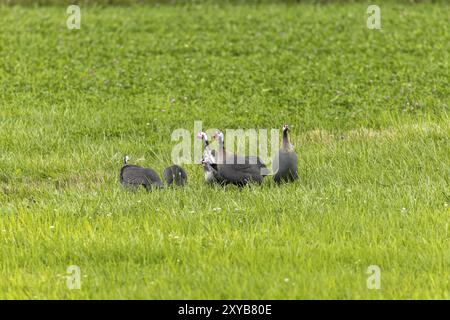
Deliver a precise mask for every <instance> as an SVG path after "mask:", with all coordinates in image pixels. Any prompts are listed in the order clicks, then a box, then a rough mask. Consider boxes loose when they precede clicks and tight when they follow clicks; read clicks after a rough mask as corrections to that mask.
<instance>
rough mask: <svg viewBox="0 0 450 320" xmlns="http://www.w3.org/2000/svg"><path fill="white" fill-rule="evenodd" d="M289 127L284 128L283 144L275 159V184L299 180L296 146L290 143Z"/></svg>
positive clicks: (273, 166)
mask: <svg viewBox="0 0 450 320" xmlns="http://www.w3.org/2000/svg"><path fill="white" fill-rule="evenodd" d="M288 132H289V126H288V125H287V124H285V125H284V126H283V143H282V145H281V149H280V150H279V151H278V152H277V154H276V155H275V157H274V159H273V165H272V168H273V174H274V177H273V178H274V180H275V182H277V183H278V182H282V181H284V182H289V181H294V180H296V179H298V168H297V166H298V157H297V154H296V153H295V151H294V146H293V145H292V144H291V143H290V142H289V137H288Z"/></svg>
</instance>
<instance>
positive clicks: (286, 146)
mask: <svg viewBox="0 0 450 320" xmlns="http://www.w3.org/2000/svg"><path fill="white" fill-rule="evenodd" d="M290 146H291V144H290V143H289V137H288V132H287V130H284V131H283V149H284V150H289V149H290Z"/></svg>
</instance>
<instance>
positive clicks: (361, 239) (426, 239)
mask: <svg viewBox="0 0 450 320" xmlns="http://www.w3.org/2000/svg"><path fill="white" fill-rule="evenodd" d="M381 8H382V19H383V20H382V21H383V22H382V30H381V31H371V30H368V29H367V28H366V22H365V17H366V14H365V9H366V6H365V5H362V4H347V5H341V6H338V5H332V4H330V5H324V6H312V5H298V6H285V5H273V4H270V5H261V6H245V5H243V6H222V7H220V8H219V7H216V6H212V5H205V6H187V7H177V6H162V7H159V8H154V7H150V6H149V7H147V6H142V7H107V8H106V7H105V8H101V7H85V8H84V7H83V8H82V27H81V30H77V31H70V30H67V29H66V27H65V19H66V17H67V15H66V13H65V8H63V7H43V8H30V7H1V8H0V9H1V16H2V19H1V22H0V24H1V30H2V32H1V33H0V43H2V46H1V47H0V54H1V56H0V82H1V87H2V91H0V119H1V122H0V149H1V153H0V159H1V161H0V189H1V192H0V210H1V219H0V243H1V249H2V250H1V251H0V255H1V256H0V261H1V262H0V277H1V281H0V297H1V298H8V299H13V298H30V299H33V298H37V299H43V298H70V299H81V298H120V299H124V298H225V299H230V298H287V299H294V298H367V299H371V298H385V299H386V298H440V299H448V298H450V296H449V292H450V291H449V290H450V284H449V279H450V278H449V277H450V268H449V267H450V253H449V252H450V250H449V249H450V242H449V230H448V229H449V218H448V217H449V208H448V206H449V202H450V194H449V176H450V172H449V164H450V157H449V152H448V150H449V146H450V143H449V136H450V124H449V119H448V114H447V113H448V103H449V99H448V97H449V88H448V75H449V73H448V72H449V69H448V61H449V59H448V52H449V43H450V41H448V40H449V32H448V31H449V30H448V19H447V20H446V19H445V18H446V17H447V18H448V15H447V14H446V12H448V6H446V5H414V6H413V5H393V4H391V3H386V4H385V5H383V4H382V5H381ZM446 10H447V11H446ZM195 120H201V121H203V125H204V127H205V128H209V127H217V128H221V129H225V128H244V129H246V128H257V129H258V128H281V125H282V124H283V123H285V122H288V123H289V124H291V126H292V142H293V143H294V144H295V145H296V150H297V152H298V154H299V160H300V161H299V168H300V171H299V172H300V180H299V181H297V182H296V183H293V184H288V185H282V186H276V185H275V184H273V183H272V182H271V181H270V179H268V180H267V181H265V182H264V184H263V185H262V186H261V187H254V186H250V187H246V188H243V189H238V188H235V187H225V188H222V187H208V186H205V185H204V183H203V180H202V179H203V173H202V169H201V167H200V166H199V165H196V164H191V165H186V166H185V167H186V169H187V171H188V174H189V185H188V186H187V187H186V188H184V189H167V190H161V191H158V192H153V193H146V192H136V193H133V192H126V191H124V190H123V189H122V188H121V187H120V185H119V184H118V170H119V168H120V166H121V159H122V156H123V154H125V153H127V154H129V155H130V156H131V159H132V161H133V162H135V163H139V164H142V165H148V166H152V167H154V168H155V169H157V171H158V172H162V170H163V169H164V167H165V166H166V165H169V164H170V161H171V160H170V153H171V150H172V147H173V146H174V145H175V143H176V142H173V141H171V138H170V136H171V132H172V131H173V130H174V129H177V128H186V129H188V130H191V131H192V135H194V134H195V132H193V122H194V121H195ZM69 265H78V266H80V268H81V273H82V281H81V282H82V288H81V290H69V289H68V288H67V286H66V278H65V276H66V275H67V274H66V269H67V267H68V266H69ZM370 265H378V266H379V267H380V269H381V289H380V290H369V289H368V288H367V285H366V280H367V277H368V276H369V275H368V274H366V271H367V268H368V267H369V266H370Z"/></svg>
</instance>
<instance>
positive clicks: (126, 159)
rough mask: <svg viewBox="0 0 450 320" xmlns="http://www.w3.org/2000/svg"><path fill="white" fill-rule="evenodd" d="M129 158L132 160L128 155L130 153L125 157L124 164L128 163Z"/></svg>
mask: <svg viewBox="0 0 450 320" xmlns="http://www.w3.org/2000/svg"><path fill="white" fill-rule="evenodd" d="M128 160H130V157H128V155H125V156H124V157H123V163H124V164H128Z"/></svg>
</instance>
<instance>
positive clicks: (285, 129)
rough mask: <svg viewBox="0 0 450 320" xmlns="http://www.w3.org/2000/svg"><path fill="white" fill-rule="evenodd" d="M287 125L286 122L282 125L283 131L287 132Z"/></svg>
mask: <svg viewBox="0 0 450 320" xmlns="http://www.w3.org/2000/svg"><path fill="white" fill-rule="evenodd" d="M288 131H289V126H288V125H287V124H285V125H283V132H288Z"/></svg>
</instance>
